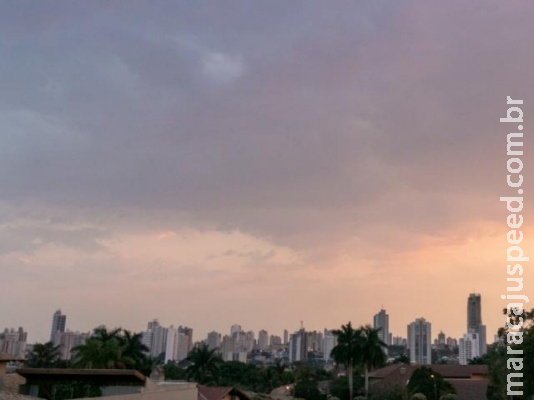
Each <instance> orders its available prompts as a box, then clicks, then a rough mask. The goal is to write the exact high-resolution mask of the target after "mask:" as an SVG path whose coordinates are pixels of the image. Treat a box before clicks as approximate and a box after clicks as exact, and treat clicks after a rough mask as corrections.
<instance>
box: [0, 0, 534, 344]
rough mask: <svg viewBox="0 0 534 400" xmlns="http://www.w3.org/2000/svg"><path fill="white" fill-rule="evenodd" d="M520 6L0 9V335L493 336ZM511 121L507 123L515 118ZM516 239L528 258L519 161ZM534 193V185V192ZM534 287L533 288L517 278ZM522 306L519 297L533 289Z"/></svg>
mask: <svg viewBox="0 0 534 400" xmlns="http://www.w3.org/2000/svg"><path fill="white" fill-rule="evenodd" d="M533 17H534V4H533V3H532V2H531V1H529V0H528V1H527V0H524V1H520V0H518V1H513V2H504V1H500V0H499V1H498V0H491V1H482V0H476V1H469V2H466V1H464V0H449V1H447V2H425V1H409V0H399V1H391V0H390V1H382V0H373V1H354V0H353V1H344V0H340V1H335V2H321V1H303V0H300V1H291V2H287V1H284V0H279V1H269V2H249V1H245V0H241V1H233V0H229V1H225V2H215V1H211V2H209V1H201V2H198V1H180V2H173V1H128V2H126V1H96V0H95V1H76V0H75V1H59V0H54V1H48V2H36V1H23V0H21V1H18V0H17V1H9V0H5V1H0V60H1V62H0V165H1V167H0V328H2V327H12V326H13V327H18V326H19V325H22V326H24V327H25V328H26V329H27V330H28V331H29V332H30V338H29V339H30V341H43V340H47V339H48V335H49V332H50V331H49V330H50V321H51V317H52V314H53V312H54V311H55V310H56V309H57V308H61V309H62V310H63V312H65V313H66V314H68V321H67V325H68V328H70V329H72V330H83V331H87V330H90V329H92V328H93V327H95V326H97V325H100V324H106V325H108V326H110V327H111V326H123V327H126V328H129V329H133V330H141V329H143V328H144V327H145V326H146V322H147V321H148V320H150V319H152V318H159V319H160V322H161V323H163V324H164V325H171V324H174V325H177V324H185V325H189V326H192V327H193V328H194V329H195V339H202V338H203V337H204V335H205V333H206V332H207V331H209V330H212V329H216V330H218V331H221V332H226V331H228V330H229V327H230V325H231V324H233V323H240V324H242V325H243V327H244V328H245V329H254V330H258V329H262V328H265V329H268V330H269V331H270V332H271V333H274V334H281V333H282V330H283V329H284V328H287V329H289V330H290V331H291V330H294V329H296V328H298V326H299V325H300V321H301V320H302V321H304V325H305V326H306V327H307V328H308V329H322V328H324V327H339V326H340V325H341V324H342V323H346V322H347V321H349V320H351V321H352V322H353V323H354V324H356V325H359V324H363V323H369V322H371V321H372V316H373V314H375V313H376V312H377V311H379V310H380V308H381V307H384V308H385V309H386V310H387V311H388V313H389V314H390V326H391V330H392V331H393V333H394V335H402V336H405V335H406V325H407V324H408V323H409V322H411V321H413V320H414V319H415V318H417V317H425V318H426V319H428V320H429V321H430V322H431V323H432V327H433V333H434V334H437V333H438V332H439V330H444V331H445V333H446V334H447V335H451V336H456V337H457V336H460V335H461V334H463V333H464V331H465V330H466V299H467V296H468V294H469V293H470V292H473V291H476V292H480V293H481V294H482V296H483V319H484V321H485V322H486V323H487V325H488V337H489V338H492V337H493V333H494V332H495V331H496V329H497V328H498V327H499V326H501V325H502V324H503V323H504V317H503V316H502V315H501V311H500V310H501V309H502V308H503V307H504V306H505V303H504V302H503V301H502V300H501V299H500V295H501V294H503V293H505V291H506V284H507V282H506V277H507V275H506V248H507V241H506V233H507V231H508V228H507V226H506V216H507V212H506V209H505V207H504V205H503V203H500V202H499V197H500V196H507V195H509V196H513V195H514V194H515V192H514V191H512V190H511V189H510V188H508V186H507V184H506V174H507V172H506V160H507V157H506V133H507V132H510V131H511V129H512V128H511V127H509V126H506V124H501V123H499V118H500V117H504V116H505V114H506V108H507V106H506V96H507V95H510V96H512V97H513V98H517V99H523V100H524V101H525V105H524V107H523V110H524V113H525V132H526V133H525V136H526V137H525V139H524V143H525V147H526V149H525V157H527V156H528V155H529V154H530V150H529V148H534V140H532V139H531V138H530V135H529V133H528V131H529V129H530V128H531V127H530V124H529V122H528V121H530V115H534V107H533V104H534V74H533V73H532V70H533V65H534V49H533V47H532V42H533V40H534V27H533V26H532V23H531V21H532V18H533ZM508 125H510V124H508ZM524 176H525V185H524V188H525V193H524V196H525V199H526V200H525V210H524V218H525V225H524V229H523V231H524V234H525V241H524V242H523V245H524V246H523V247H524V249H525V252H526V253H527V255H529V254H530V256H534V254H533V253H534V252H532V253H531V251H530V250H531V249H532V248H533V243H534V242H533V240H532V238H533V237H534V224H533V223H532V222H531V221H532V216H534V212H533V211H532V210H531V209H532V208H534V207H531V204H533V202H531V201H530V198H529V196H534V191H533V190H532V189H531V187H532V184H531V180H532V179H534V168H533V167H532V165H531V164H529V162H528V160H527V159H525V169H524ZM531 177H532V178H531ZM525 279H526V282H529V279H530V282H532V273H531V272H529V271H527V272H526V273H525ZM524 293H525V294H530V297H531V298H532V297H534V290H533V289H532V286H529V285H528V283H527V284H526V286H525V292H524Z"/></svg>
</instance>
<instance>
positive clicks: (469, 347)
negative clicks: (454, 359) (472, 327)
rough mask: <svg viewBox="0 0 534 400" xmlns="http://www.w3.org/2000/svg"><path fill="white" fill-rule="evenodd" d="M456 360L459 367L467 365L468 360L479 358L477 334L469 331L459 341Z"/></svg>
mask: <svg viewBox="0 0 534 400" xmlns="http://www.w3.org/2000/svg"><path fill="white" fill-rule="evenodd" d="M458 348H459V353H458V358H459V361H460V365H467V364H468V363H469V360H471V359H473V358H475V357H480V338H479V336H478V333H476V332H474V331H471V332H469V333H466V334H465V335H464V336H463V338H461V339H460V341H459V344H458Z"/></svg>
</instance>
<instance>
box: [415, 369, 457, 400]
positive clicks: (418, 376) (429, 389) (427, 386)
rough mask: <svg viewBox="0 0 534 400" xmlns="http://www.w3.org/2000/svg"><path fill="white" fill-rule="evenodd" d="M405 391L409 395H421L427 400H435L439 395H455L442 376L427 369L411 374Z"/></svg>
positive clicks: (417, 370)
mask: <svg viewBox="0 0 534 400" xmlns="http://www.w3.org/2000/svg"><path fill="white" fill-rule="evenodd" d="M407 389H408V393H409V394H411V395H412V394H415V393H422V394H424V395H425V396H426V398H427V399H428V400H437V399H439V396H441V395H444V394H447V393H455V390H454V388H453V387H452V385H451V384H450V383H449V382H447V381H446V380H445V379H444V378H443V376H441V375H440V374H438V373H436V372H434V371H432V369H430V368H428V367H420V368H417V369H416V370H415V371H414V372H413V374H412V376H411V378H410V381H409V382H408V386H407Z"/></svg>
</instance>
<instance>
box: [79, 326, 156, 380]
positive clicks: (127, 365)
mask: <svg viewBox="0 0 534 400" xmlns="http://www.w3.org/2000/svg"><path fill="white" fill-rule="evenodd" d="M141 337H142V336H141V334H140V333H131V332H130V331H128V330H122V329H121V328H115V329H112V330H108V329H107V328H106V327H105V326H99V327H98V328H95V329H94V330H93V334H92V335H91V337H89V338H88V339H87V340H86V341H85V343H84V344H82V345H80V346H77V347H75V348H74V352H75V357H74V365H75V366H77V367H79V368H103V369H110V368H117V369H137V370H139V371H141V372H143V373H144V374H145V375H147V374H150V370H151V369H152V368H151V367H152V363H153V362H152V360H150V359H149V358H148V357H147V355H146V353H147V352H148V348H147V347H146V346H145V345H143V343H142V341H141Z"/></svg>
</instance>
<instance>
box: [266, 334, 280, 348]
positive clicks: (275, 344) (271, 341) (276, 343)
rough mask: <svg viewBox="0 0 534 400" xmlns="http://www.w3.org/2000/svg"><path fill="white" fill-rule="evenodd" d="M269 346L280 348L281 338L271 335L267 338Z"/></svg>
mask: <svg viewBox="0 0 534 400" xmlns="http://www.w3.org/2000/svg"><path fill="white" fill-rule="evenodd" d="M269 345H270V346H271V347H272V348H280V347H281V346H282V338H281V337H280V336H276V335H271V337H270V338H269Z"/></svg>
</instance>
